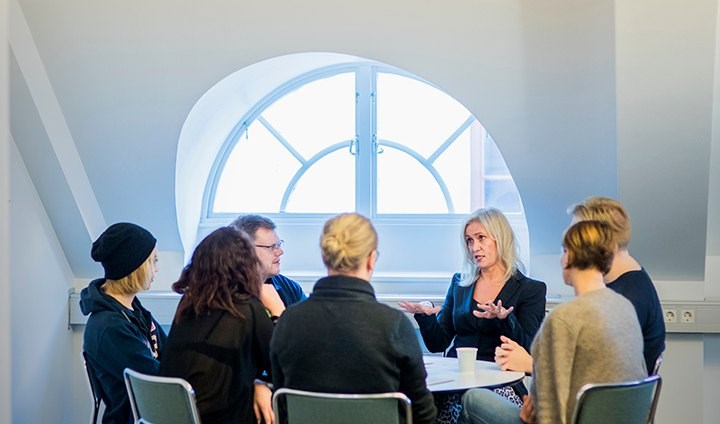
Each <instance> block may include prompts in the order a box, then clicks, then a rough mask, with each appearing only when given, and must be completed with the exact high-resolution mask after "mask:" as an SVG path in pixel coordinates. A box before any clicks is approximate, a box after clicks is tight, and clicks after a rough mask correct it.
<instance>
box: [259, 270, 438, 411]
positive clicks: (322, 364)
mask: <svg viewBox="0 0 720 424" xmlns="http://www.w3.org/2000/svg"><path fill="white" fill-rule="evenodd" d="M270 352H271V353H270V359H271V363H272V376H273V383H274V385H275V388H280V387H289V388H294V389H302V390H310V391H319V392H332V393H381V392H402V393H405V394H406V395H407V396H408V397H409V398H410V400H411V401H412V410H413V422H415V423H417V424H423V423H433V422H434V421H435V413H436V411H435V405H434V404H433V398H432V394H431V393H430V391H429V390H428V389H427V387H426V385H425V378H426V376H427V374H426V372H425V366H424V364H423V359H422V350H421V349H420V344H419V342H418V339H417V336H416V335H415V331H414V330H413V327H412V323H411V322H410V321H409V320H408V319H407V318H406V317H405V316H404V314H403V313H402V312H400V311H399V310H396V309H393V308H390V307H389V306H387V305H383V304H381V303H379V302H378V301H377V300H376V299H375V292H374V291H373V288H372V287H371V286H370V284H369V283H368V282H367V281H365V280H361V279H358V278H353V277H347V276H332V277H326V278H322V279H320V280H319V281H318V282H317V283H316V284H315V287H314V289H313V292H312V294H311V295H310V297H309V298H308V300H306V301H304V302H301V303H299V304H297V305H294V306H291V307H290V308H288V309H287V310H286V311H285V312H284V313H283V315H282V316H281V317H280V320H279V321H278V323H277V326H276V327H275V332H274V333H273V338H272V342H271V346H270Z"/></svg>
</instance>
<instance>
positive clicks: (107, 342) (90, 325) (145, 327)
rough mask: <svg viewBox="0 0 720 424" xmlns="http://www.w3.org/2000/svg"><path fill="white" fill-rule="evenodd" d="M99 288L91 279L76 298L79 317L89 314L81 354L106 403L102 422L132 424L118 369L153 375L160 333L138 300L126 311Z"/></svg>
mask: <svg viewBox="0 0 720 424" xmlns="http://www.w3.org/2000/svg"><path fill="white" fill-rule="evenodd" d="M104 283H105V279H104V278H101V279H97V280H94V281H92V282H91V283H90V285H88V286H87V288H84V289H83V290H82V292H81V293H80V309H81V310H82V313H83V314H84V315H88V314H90V317H89V318H88V321H87V325H86V326H85V334H84V335H83V350H84V352H85V358H86V361H87V365H88V368H89V370H90V373H91V376H90V378H92V379H93V380H94V381H95V382H96V383H97V387H98V388H99V391H100V393H99V395H100V398H102V400H103V402H104V403H105V413H104V414H103V422H104V423H132V422H133V416H132V410H131V409H130V401H129V399H128V395H127V389H126V388H125V380H124V378H123V370H124V369H125V368H130V369H133V370H135V371H138V372H141V373H143V374H151V375H155V374H157V373H158V369H159V367H160V360H159V359H160V355H159V353H160V350H161V349H162V348H163V347H164V345H165V332H164V331H163V329H162V327H160V324H159V323H158V322H157V321H155V319H154V318H153V317H152V315H151V314H150V312H149V311H148V310H147V309H145V308H143V306H142V304H141V303H140V300H138V299H137V298H135V299H134V300H133V302H132V307H133V309H132V310H130V309H128V308H126V307H125V306H123V305H122V304H121V303H120V302H118V301H117V300H115V299H114V298H113V297H112V296H109V295H107V294H105V293H103V291H102V290H101V289H100V287H101V286H102V285H103V284H104Z"/></svg>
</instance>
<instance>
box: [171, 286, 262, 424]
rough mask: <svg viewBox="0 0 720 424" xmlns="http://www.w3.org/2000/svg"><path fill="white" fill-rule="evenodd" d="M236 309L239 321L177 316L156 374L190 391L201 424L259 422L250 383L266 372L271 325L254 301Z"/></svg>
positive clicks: (217, 315)
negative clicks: (189, 387)
mask: <svg viewBox="0 0 720 424" xmlns="http://www.w3.org/2000/svg"><path fill="white" fill-rule="evenodd" d="M181 302H182V301H181ZM236 306H237V307H238V310H239V311H240V313H241V314H242V315H243V318H238V317H234V316H232V315H231V314H230V313H228V312H226V311H220V310H216V311H212V312H211V313H210V314H208V315H205V316H200V317H196V316H189V317H182V318H179V317H177V316H176V317H175V319H174V321H173V325H172V328H171V329H170V335H169V336H168V341H167V345H166V347H165V350H164V351H163V361H162V364H161V365H160V374H161V375H165V376H169V377H180V378H184V379H185V380H187V381H188V382H189V383H190V384H191V385H192V386H193V388H194V389H195V395H196V396H197V405H198V410H199V412H200V418H201V419H202V422H203V424H212V423H248V424H250V423H256V422H257V421H256V420H255V418H254V417H255V416H254V413H253V407H252V405H253V394H254V387H253V382H254V380H255V378H256V377H259V376H260V375H261V374H262V372H263V371H269V370H270V356H269V349H270V337H271V336H272V331H273V324H272V321H271V320H270V317H269V316H268V314H267V312H266V311H265V308H264V307H263V305H262V303H260V301H259V300H257V299H254V298H253V299H249V300H245V301H237V303H236Z"/></svg>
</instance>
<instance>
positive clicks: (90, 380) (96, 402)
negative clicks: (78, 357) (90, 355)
mask: <svg viewBox="0 0 720 424" xmlns="http://www.w3.org/2000/svg"><path fill="white" fill-rule="evenodd" d="M82 358H83V368H84V369H85V377H86V381H87V384H88V390H89V391H90V396H91V397H92V401H93V414H92V417H91V418H90V424H97V420H98V415H99V413H100V404H101V403H102V398H101V397H100V393H99V390H98V389H97V387H96V384H97V382H96V381H95V377H94V376H95V374H94V372H93V370H92V367H91V366H90V364H88V360H87V355H86V354H85V352H84V351H83V353H82Z"/></svg>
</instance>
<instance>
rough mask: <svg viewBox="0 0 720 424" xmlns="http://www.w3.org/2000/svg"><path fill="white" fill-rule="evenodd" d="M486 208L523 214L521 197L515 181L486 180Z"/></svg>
mask: <svg viewBox="0 0 720 424" xmlns="http://www.w3.org/2000/svg"><path fill="white" fill-rule="evenodd" d="M485 206H487V207H489V206H492V207H495V208H498V209H500V210H501V211H503V212H505V213H520V212H522V204H521V203H520V196H519V194H518V191H517V188H516V187H515V183H514V182H513V180H511V179H509V178H507V179H505V178H503V179H497V180H495V179H493V180H485Z"/></svg>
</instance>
